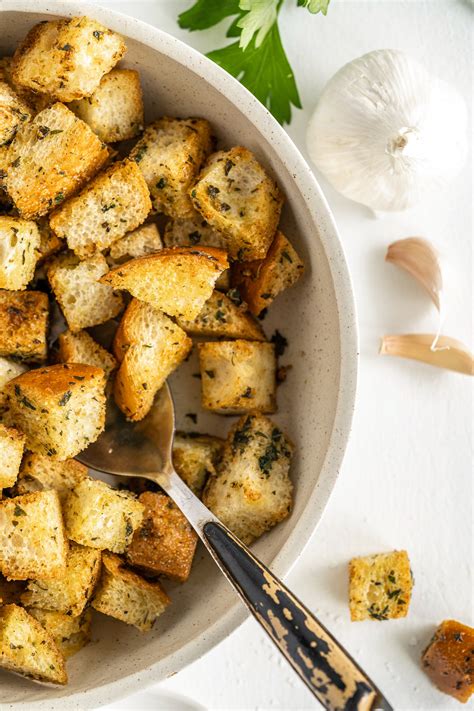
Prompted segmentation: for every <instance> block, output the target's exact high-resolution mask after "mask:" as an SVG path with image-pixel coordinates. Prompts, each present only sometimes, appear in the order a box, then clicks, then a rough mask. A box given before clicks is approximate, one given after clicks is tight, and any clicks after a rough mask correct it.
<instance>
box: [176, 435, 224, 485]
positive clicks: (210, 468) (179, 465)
mask: <svg viewBox="0 0 474 711" xmlns="http://www.w3.org/2000/svg"><path fill="white" fill-rule="evenodd" d="M223 446H224V440H222V439H220V437H212V436H211V435H200V434H195V433H188V434H186V433H184V432H177V433H176V435H175V438H174V442H173V464H174V468H175V469H176V471H177V473H178V474H179V476H180V477H181V479H183V481H184V482H185V483H186V484H187V485H188V486H189V488H190V489H191V491H192V492H193V493H194V494H196V496H199V497H200V496H201V494H202V492H203V489H204V486H205V484H206V481H207V478H208V477H209V476H210V475H211V474H215V472H216V470H215V466H216V464H217V463H218V462H219V460H220V458H221V455H222V449H223Z"/></svg>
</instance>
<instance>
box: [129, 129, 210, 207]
mask: <svg viewBox="0 0 474 711" xmlns="http://www.w3.org/2000/svg"><path fill="white" fill-rule="evenodd" d="M211 145H212V144H211V127H210V124H209V123H208V121H206V120H205V119H197V118H188V119H179V118H168V117H166V116H165V117H164V118H161V119H159V120H158V121H155V122H154V123H152V124H150V126H148V127H147V128H146V129H145V133H144V134H143V137H142V138H141V139H140V140H139V141H138V143H137V144H136V145H135V147H134V148H133V150H132V151H131V153H130V158H131V159H132V160H134V161H135V162H136V163H137V164H138V166H139V168H140V170H141V171H142V173H143V175H144V177H145V180H146V183H147V185H148V187H149V189H150V194H151V198H152V201H153V207H154V208H155V210H156V211H157V212H164V213H165V214H166V215H169V216H170V217H188V216H190V215H192V213H193V206H192V203H191V200H190V199H189V195H188V191H189V188H190V187H191V185H192V184H193V183H194V182H195V180H196V178H197V175H198V173H199V169H200V168H201V165H202V164H203V162H204V160H205V159H206V156H207V155H208V154H209V153H210V151H211Z"/></svg>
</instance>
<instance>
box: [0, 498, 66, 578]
mask: <svg viewBox="0 0 474 711" xmlns="http://www.w3.org/2000/svg"><path fill="white" fill-rule="evenodd" d="M67 552H68V542H67V538H66V535H65V531H64V525H63V518H62V513H61V506H60V503H59V497H58V495H57V493H56V491H38V492H36V493H34V494H25V496H16V497H14V498H13V499H3V500H2V501H0V573H2V574H3V575H4V576H5V577H6V578H9V579H13V580H27V579H28V578H44V579H53V578H60V577H61V576H62V575H63V574H64V572H65V570H66V557H67Z"/></svg>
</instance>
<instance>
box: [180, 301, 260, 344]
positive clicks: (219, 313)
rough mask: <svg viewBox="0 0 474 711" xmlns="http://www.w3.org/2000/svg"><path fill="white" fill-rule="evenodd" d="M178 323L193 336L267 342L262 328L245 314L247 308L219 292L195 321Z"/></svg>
mask: <svg viewBox="0 0 474 711" xmlns="http://www.w3.org/2000/svg"><path fill="white" fill-rule="evenodd" d="M177 322H178V324H179V326H181V328H182V329H183V330H184V331H186V333H189V334H190V335H191V336H213V337H216V338H243V339H246V340H248V341H264V340H265V334H264V333H263V331H262V327H261V326H260V324H259V323H257V321H255V320H254V318H253V317H252V316H250V314H248V313H246V312H245V307H244V308H242V307H239V306H236V304H234V302H233V301H232V300H231V299H229V297H228V296H225V294H221V293H220V292H219V291H214V292H213V293H212V295H211V297H210V298H209V299H208V300H207V301H206V303H205V304H204V306H203V307H202V310H201V312H200V313H199V315H198V316H196V318H195V319H194V320H193V321H186V320H185V319H182V318H178V319H177Z"/></svg>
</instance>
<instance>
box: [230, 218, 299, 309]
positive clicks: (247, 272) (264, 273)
mask: <svg viewBox="0 0 474 711" xmlns="http://www.w3.org/2000/svg"><path fill="white" fill-rule="evenodd" d="M303 271H304V265H303V262H302V261H301V259H300V258H299V256H298V254H297V253H296V250H295V249H294V248H293V247H292V245H291V244H290V242H289V241H288V240H287V238H286V237H285V235H284V234H283V233H282V232H280V231H279V230H278V231H277V233H276V235H275V237H274V239H273V242H272V244H271V246H270V249H269V250H268V252H267V256H266V257H265V259H257V260H255V261H253V262H235V263H234V264H233V265H232V286H233V287H234V288H237V289H238V290H239V292H240V295H241V296H242V298H243V300H244V301H246V302H247V304H248V305H249V309H250V311H251V312H252V313H253V314H255V316H258V315H259V313H261V312H262V311H263V309H265V308H268V306H270V304H271V303H272V301H273V299H274V298H275V297H276V296H278V294H280V293H281V292H282V291H284V290H285V289H288V287H290V286H293V284H295V282H297V281H298V279H299V278H300V276H301V275H302V274H303Z"/></svg>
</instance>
